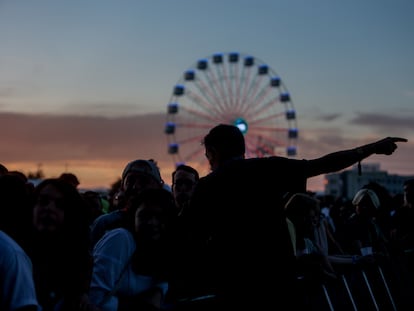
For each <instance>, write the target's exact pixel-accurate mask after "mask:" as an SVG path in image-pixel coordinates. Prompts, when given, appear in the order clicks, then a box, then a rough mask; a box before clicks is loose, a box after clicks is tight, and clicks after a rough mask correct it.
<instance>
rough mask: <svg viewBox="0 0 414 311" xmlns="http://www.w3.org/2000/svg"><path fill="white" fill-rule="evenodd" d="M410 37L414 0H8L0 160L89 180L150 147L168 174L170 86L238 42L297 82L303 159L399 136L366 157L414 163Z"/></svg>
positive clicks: (105, 179) (0, 69) (413, 168)
mask: <svg viewBox="0 0 414 311" xmlns="http://www.w3.org/2000/svg"><path fill="white" fill-rule="evenodd" d="M413 38H414V1H412V0H394V1H389V0H362V1H361V0H358V1H357V0H348V1H340V0H313V1H308V0H280V1H278V0H256V1H251V0H249V1H247V0H237V1H234V0H220V1H219V0H209V1H199V0H174V1H161V0H117V1H115V0H112V1H109V0H82V1H81V0H70V1H56V0H36V1H23V0H0V133H1V134H0V163H2V164H4V165H5V166H7V167H8V168H9V169H16V170H21V171H23V172H25V173H28V172H34V171H36V170H37V169H38V168H41V169H42V171H43V172H44V173H45V174H46V176H47V177H52V176H57V175H59V174H60V173H62V172H64V171H70V172H73V173H75V174H76V175H77V176H78V178H79V180H80V181H81V185H80V186H81V187H84V188H88V187H98V186H99V187H109V185H110V184H111V183H113V182H115V181H116V180H117V178H119V176H120V175H121V172H122V169H123V167H124V166H125V164H126V163H127V162H129V161H130V160H133V159H137V158H144V159H145V158H154V159H155V160H156V161H157V162H158V165H159V167H160V169H161V173H162V175H163V177H164V179H165V181H166V182H167V183H170V181H171V178H170V175H171V171H172V170H173V168H174V165H173V161H172V160H171V157H170V156H169V155H168V153H167V140H166V137H165V134H164V124H165V121H166V112H167V108H166V107H167V104H168V102H169V101H170V98H171V95H172V90H173V87H174V85H175V84H176V83H177V81H179V80H180V78H181V77H182V74H183V72H184V71H186V70H187V69H189V68H190V67H191V66H192V65H193V64H194V63H196V62H197V60H199V59H200V58H205V57H208V56H210V55H212V54H214V53H217V52H229V51H238V52H240V53H247V54H250V55H253V56H254V57H257V58H258V59H261V60H263V61H264V62H266V64H268V65H269V66H270V67H271V68H272V69H273V70H274V71H275V72H277V73H278V75H280V77H281V78H282V81H283V82H284V84H285V85H286V87H287V88H288V89H289V92H290V94H291V99H292V102H293V103H294V105H295V109H296V111H297V116H298V128H299V133H300V136H299V141H298V155H297V156H296V157H297V158H308V159H310V158H315V157H319V156H322V155H324V154H326V153H328V152H333V151H337V150H340V149H346V148H353V147H356V146H359V145H362V144H365V143H368V142H373V141H375V140H377V139H381V138H383V137H386V136H399V137H405V138H407V139H408V142H407V143H402V144H399V149H398V150H397V151H396V153H395V154H394V155H392V156H390V157H386V156H377V155H375V156H372V157H371V158H369V159H367V160H366V161H365V162H378V163H381V169H383V170H387V171H388V172H389V173H392V174H393V173H395V174H401V175H414V165H413V161H412V159H413V158H414V61H413V55H414V39H413ZM212 126H213V125H212ZM322 182H323V181H322V177H318V178H314V179H312V180H310V181H309V184H308V186H309V188H310V190H321V187H322Z"/></svg>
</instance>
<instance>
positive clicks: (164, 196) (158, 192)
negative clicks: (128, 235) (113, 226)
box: [125, 188, 176, 232]
mask: <svg viewBox="0 0 414 311" xmlns="http://www.w3.org/2000/svg"><path fill="white" fill-rule="evenodd" d="M126 204H127V209H126V212H127V214H126V218H125V219H126V222H125V227H126V229H128V230H130V231H131V232H133V231H134V227H135V213H136V211H137V209H138V208H139V207H140V206H141V205H142V204H151V205H152V204H154V205H157V206H161V207H162V208H163V210H164V212H165V215H166V216H167V219H172V217H174V216H175V214H176V208H175V204H174V198H173V195H172V193H171V192H170V191H168V190H167V189H165V188H149V189H145V190H143V191H142V192H140V193H139V194H137V195H132V196H131V197H129V198H128V201H127V203H126Z"/></svg>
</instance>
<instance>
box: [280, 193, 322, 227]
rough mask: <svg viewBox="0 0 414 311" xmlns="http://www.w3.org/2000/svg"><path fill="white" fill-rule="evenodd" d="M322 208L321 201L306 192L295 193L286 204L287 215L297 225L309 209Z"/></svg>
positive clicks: (316, 209) (317, 209)
mask: <svg viewBox="0 0 414 311" xmlns="http://www.w3.org/2000/svg"><path fill="white" fill-rule="evenodd" d="M311 210H315V211H319V210H320V201H319V200H318V199H316V198H315V197H312V196H310V195H309V194H306V193H295V194H293V195H292V196H291V197H290V198H289V200H288V201H287V202H286V204H285V213H286V217H287V218H289V219H290V220H291V221H292V222H293V223H294V224H295V225H297V224H298V223H301V222H302V221H303V219H304V217H305V216H306V215H308V214H309V211H311Z"/></svg>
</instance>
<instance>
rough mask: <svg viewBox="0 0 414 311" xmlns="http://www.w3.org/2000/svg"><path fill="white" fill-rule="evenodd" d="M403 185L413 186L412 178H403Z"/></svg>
mask: <svg viewBox="0 0 414 311" xmlns="http://www.w3.org/2000/svg"><path fill="white" fill-rule="evenodd" d="M403 185H404V186H414V178H410V179H406V180H404V183H403Z"/></svg>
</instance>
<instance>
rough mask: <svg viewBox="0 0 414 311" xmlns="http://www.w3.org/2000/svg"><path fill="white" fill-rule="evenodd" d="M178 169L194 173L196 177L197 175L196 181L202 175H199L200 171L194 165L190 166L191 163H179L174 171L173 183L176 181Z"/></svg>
mask: <svg viewBox="0 0 414 311" xmlns="http://www.w3.org/2000/svg"><path fill="white" fill-rule="evenodd" d="M178 171H184V172H187V173H190V174H193V175H194V177H195V180H196V181H198V180H199V179H200V175H199V173H198V171H197V170H196V169H195V168H194V167H192V166H189V165H186V164H180V165H178V166H177V167H176V168H175V170H174V171H173V172H172V182H173V183H174V177H175V174H176V173H177V172H178Z"/></svg>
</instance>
